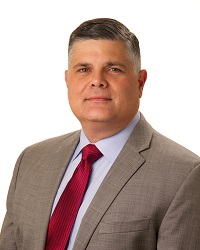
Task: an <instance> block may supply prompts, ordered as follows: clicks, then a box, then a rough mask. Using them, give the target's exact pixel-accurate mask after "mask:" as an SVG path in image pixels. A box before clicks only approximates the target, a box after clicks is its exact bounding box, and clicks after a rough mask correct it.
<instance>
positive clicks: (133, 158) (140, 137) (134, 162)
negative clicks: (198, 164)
mask: <svg viewBox="0 0 200 250" xmlns="http://www.w3.org/2000/svg"><path fill="white" fill-rule="evenodd" d="M151 137H152V128H151V127H150V125H148V123H147V122H146V121H145V119H144V117H143V116H142V117H141V120H140V122H139V123H138V125H137V126H136V128H135V130H134V132H133V133H132V135H131V136H130V138H129V140H128V141H127V143H126V144H125V145H124V147H123V149H122V151H121V152H120V154H119V156H118V157H117V159H116V161H115V162H114V164H113V165H112V167H111V169H110V170H109V172H108V174H107V176H106V177H105V179H104V181H103V182H102V184H101V186H100V187H99V189H98V191H97V193H96V195H95V196H94V198H93V200H92V202H91V204H90V206H89V208H88V210H87V212H86V214H85V216H84V217H83V219H82V223H81V226H80V228H79V231H78V234H77V237H76V240H75V243H74V247H73V250H83V249H86V247H87V245H88V243H89V241H90V238H91V237H92V234H93V233H94V231H95V229H96V227H97V226H98V224H99V223H100V221H101V219H102V217H103V215H104V214H105V213H106V211H107V209H108V208H109V206H110V205H111V203H112V202H113V200H114V199H115V197H116V196H117V195H118V194H119V192H120V191H121V190H122V189H123V187H124V186H125V185H126V183H127V182H128V180H129V179H130V178H131V177H132V176H133V175H134V173H135V172H136V171H137V170H138V169H139V168H140V167H141V166H142V164H143V163H144V162H145V159H144V158H143V157H142V156H141V155H140V152H141V151H143V150H145V149H147V148H149V145H150V141H151Z"/></svg>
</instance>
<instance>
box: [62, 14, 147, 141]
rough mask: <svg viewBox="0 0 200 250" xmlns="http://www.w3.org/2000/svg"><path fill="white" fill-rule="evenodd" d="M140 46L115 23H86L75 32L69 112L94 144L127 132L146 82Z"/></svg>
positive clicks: (67, 75) (68, 80) (71, 43)
mask: <svg viewBox="0 0 200 250" xmlns="http://www.w3.org/2000/svg"><path fill="white" fill-rule="evenodd" d="M140 67H141V66H140V49H139V42H138V40H137V38H136V36H135V35H133V34H132V33H131V32H130V31H129V30H128V29H127V28H126V27H125V26H124V25H123V24H121V23H119V22H118V21H116V20H113V19H107V18H100V19H94V20H90V21H86V22H84V23H83V24H81V25H80V26H79V27H78V28H77V29H76V30H75V31H73V32H72V34H71V36H70V41H69V64H68V70H67V71H66V73H65V79H66V83H67V87H68V98H69V104H70V107H71V109H72V111H73V113H74V114H75V116H76V117H77V118H78V119H79V121H80V123H81V125H82V128H83V130H84V132H85V134H86V136H87V137H88V139H89V140H90V141H92V142H95V141H98V140H100V139H103V138H106V137H109V136H112V135H113V134H115V133H117V132H119V131H120V130H122V129H123V128H125V127H126V126H127V125H128V124H129V123H130V122H131V120H132V119H133V117H134V116H135V114H136V113H137V111H138V109H139V99H140V98H141V96H142V92H143V87H144V84H145V81H146V77H147V73H146V70H141V69H140Z"/></svg>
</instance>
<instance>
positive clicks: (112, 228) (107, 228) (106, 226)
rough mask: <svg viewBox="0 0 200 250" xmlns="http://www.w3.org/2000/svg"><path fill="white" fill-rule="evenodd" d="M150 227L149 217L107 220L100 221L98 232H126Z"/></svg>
mask: <svg viewBox="0 0 200 250" xmlns="http://www.w3.org/2000/svg"><path fill="white" fill-rule="evenodd" d="M149 227H150V219H149V218H146V219H140V220H134V221H121V222H118V221H117V222H110V223H109V222H108V223H104V222H102V223H100V225H99V234H109V233H110V234H112V233H126V232H135V231H144V230H148V229H149Z"/></svg>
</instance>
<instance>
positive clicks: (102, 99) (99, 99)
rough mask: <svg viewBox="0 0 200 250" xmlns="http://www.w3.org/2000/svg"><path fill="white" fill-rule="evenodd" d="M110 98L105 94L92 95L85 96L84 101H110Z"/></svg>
mask: <svg viewBox="0 0 200 250" xmlns="http://www.w3.org/2000/svg"><path fill="white" fill-rule="evenodd" d="M111 100H112V99H111V98H109V97H105V96H92V97H88V98H86V101H93V102H105V101H111Z"/></svg>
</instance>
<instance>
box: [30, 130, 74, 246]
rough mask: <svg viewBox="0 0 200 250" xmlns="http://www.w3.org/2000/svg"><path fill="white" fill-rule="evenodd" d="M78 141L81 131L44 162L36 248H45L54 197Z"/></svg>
mask: <svg viewBox="0 0 200 250" xmlns="http://www.w3.org/2000/svg"><path fill="white" fill-rule="evenodd" d="M78 141H79V133H76V134H75V136H74V137H73V138H72V139H68V138H67V139H66V141H65V142H64V143H62V145H60V147H59V148H58V149H57V150H56V151H55V153H54V155H51V157H48V158H47V160H45V162H44V163H43V164H44V165H46V167H44V169H45V171H44V173H43V179H42V180H43V181H42V183H41V186H40V192H39V197H38V210H37V215H36V219H35V227H34V228H35V229H36V230H37V231H36V232H35V234H36V242H35V245H36V248H35V249H44V248H45V241H46V233H47V227H48V223H49V218H50V214H51V209H52V205H53V202H54V198H55V196H56V193H57V190H58V187H59V185H60V182H61V180H62V177H63V175H64V172H65V170H66V166H67V165H68V163H69V161H70V159H71V156H72V155H73V152H74V150H75V148H76V146H77V143H78Z"/></svg>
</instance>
